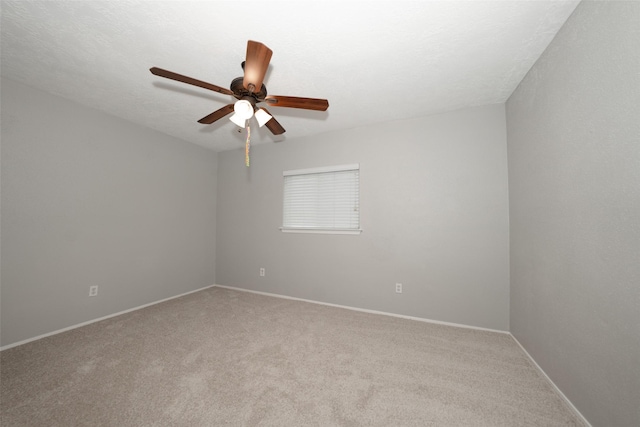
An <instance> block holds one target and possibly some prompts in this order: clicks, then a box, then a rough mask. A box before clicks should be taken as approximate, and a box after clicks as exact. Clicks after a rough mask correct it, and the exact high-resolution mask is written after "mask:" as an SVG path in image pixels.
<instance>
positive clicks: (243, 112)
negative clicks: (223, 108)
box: [233, 99, 253, 120]
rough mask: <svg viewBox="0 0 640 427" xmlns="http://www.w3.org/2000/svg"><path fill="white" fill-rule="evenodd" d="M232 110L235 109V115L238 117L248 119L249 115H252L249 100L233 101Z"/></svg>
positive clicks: (251, 106)
mask: <svg viewBox="0 0 640 427" xmlns="http://www.w3.org/2000/svg"><path fill="white" fill-rule="evenodd" d="M233 111H235V113H236V115H238V116H240V118H242V119H245V120H249V119H250V118H251V116H253V105H251V103H250V102H249V101H247V100H244V99H241V100H240V101H237V102H236V103H235V105H234V106H233Z"/></svg>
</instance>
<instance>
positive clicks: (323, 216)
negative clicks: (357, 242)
mask: <svg viewBox="0 0 640 427" xmlns="http://www.w3.org/2000/svg"><path fill="white" fill-rule="evenodd" d="M283 176H284V203H283V219H282V229H283V231H287V230H308V231H314V230H316V231H329V232H331V231H336V232H340V231H355V232H359V231H360V195H359V193H360V165H358V164H353V165H344V166H335V167H327V168H316V169H301V170H294V171H286V172H284V173H283Z"/></svg>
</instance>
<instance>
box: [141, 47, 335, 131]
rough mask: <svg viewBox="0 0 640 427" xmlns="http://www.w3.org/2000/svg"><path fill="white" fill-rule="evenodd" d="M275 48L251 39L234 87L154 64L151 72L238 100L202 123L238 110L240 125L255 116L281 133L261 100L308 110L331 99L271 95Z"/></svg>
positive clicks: (320, 107)
mask: <svg viewBox="0 0 640 427" xmlns="http://www.w3.org/2000/svg"><path fill="white" fill-rule="evenodd" d="M272 54H273V51H272V50H271V49H269V48H268V47H267V46H265V45H264V44H262V43H260V42H256V41H253V40H249V41H248V42H247V56H246V60H245V61H244V62H242V69H243V70H244V76H243V77H237V78H235V79H233V81H232V82H231V86H230V89H225V88H223V87H220V86H216V85H214V84H211V83H207V82H203V81H201V80H197V79H194V78H191V77H187V76H183V75H181V74H177V73H174V72H172V71H167V70H163V69H162V68H158V67H153V68H151V69H150V71H151V73H152V74H154V75H156V76H160V77H166V78H168V79H172V80H177V81H179V82H183V83H187V84H190V85H194V86H199V87H201V88H204V89H209V90H212V91H214V92H218V93H223V94H225V95H231V96H233V97H235V98H236V99H237V101H236V102H235V103H233V104H228V105H225V106H224V107H222V108H220V109H218V110H216V111H214V112H213V113H211V114H209V115H207V116H205V117H203V118H201V119H200V120H198V122H199V123H203V124H211V123H213V122H215V121H216V120H219V119H221V118H223V117H225V116H226V115H228V114H230V113H232V112H233V113H234V114H233V116H231V117H230V120H231V121H233V122H234V123H235V124H236V125H238V126H240V127H243V128H244V127H245V125H246V122H247V120H249V119H250V118H251V117H252V116H253V115H255V116H256V120H257V121H258V124H259V125H260V126H263V125H266V126H267V128H268V129H269V130H270V131H271V133H273V134H274V135H280V134H283V133H284V132H285V130H284V128H283V127H282V125H281V124H280V123H278V121H277V120H276V119H275V118H274V117H273V116H272V115H271V113H269V111H267V109H266V108H264V107H261V108H259V107H257V104H258V103H261V102H265V103H266V104H267V105H269V106H273V107H288V108H302V109H305V110H318V111H325V110H326V109H327V108H329V101H327V100H326V99H317V98H300V97H295V96H279V95H267V88H266V86H265V85H264V84H263V82H262V81H263V80H264V76H265V74H266V72H267V68H268V67H269V61H270V60H271V55H272Z"/></svg>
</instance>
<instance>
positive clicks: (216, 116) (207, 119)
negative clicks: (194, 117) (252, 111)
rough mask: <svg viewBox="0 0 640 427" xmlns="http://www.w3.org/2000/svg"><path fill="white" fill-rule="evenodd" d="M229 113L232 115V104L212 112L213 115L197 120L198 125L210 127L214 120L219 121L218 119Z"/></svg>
mask: <svg viewBox="0 0 640 427" xmlns="http://www.w3.org/2000/svg"><path fill="white" fill-rule="evenodd" d="M229 113H233V104H229V105H225V106H224V107H222V108H220V109H218V110H216V111H214V112H213V113H211V114H209V115H208V116H205V117H203V118H201V119H200V120H198V123H203V124H205V125H210V124H211V123H213V122H215V121H216V120H219V119H221V118H223V117H224V116H226V115H227V114H229Z"/></svg>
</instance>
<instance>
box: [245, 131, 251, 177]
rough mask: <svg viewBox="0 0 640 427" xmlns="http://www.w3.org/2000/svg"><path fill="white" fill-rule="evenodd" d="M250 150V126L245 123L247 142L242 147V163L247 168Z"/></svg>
mask: <svg viewBox="0 0 640 427" xmlns="http://www.w3.org/2000/svg"><path fill="white" fill-rule="evenodd" d="M250 148H251V126H250V125H249V124H248V123H247V141H246V142H245V145H244V163H245V164H246V165H247V167H249V164H250V162H249V149H250Z"/></svg>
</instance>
